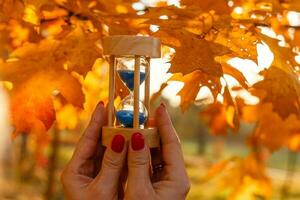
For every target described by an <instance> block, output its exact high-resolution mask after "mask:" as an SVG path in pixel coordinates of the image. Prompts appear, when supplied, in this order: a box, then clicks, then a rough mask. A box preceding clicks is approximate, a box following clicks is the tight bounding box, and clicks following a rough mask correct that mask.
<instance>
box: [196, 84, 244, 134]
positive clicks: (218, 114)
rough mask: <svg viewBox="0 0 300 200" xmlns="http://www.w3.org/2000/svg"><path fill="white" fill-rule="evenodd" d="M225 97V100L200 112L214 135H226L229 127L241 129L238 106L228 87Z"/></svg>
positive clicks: (234, 129)
mask: <svg viewBox="0 0 300 200" xmlns="http://www.w3.org/2000/svg"><path fill="white" fill-rule="evenodd" d="M223 98H224V102H222V103H220V102H216V103H214V104H211V105H208V106H207V107H206V109H205V110H204V111H202V112H201V113H200V117H201V119H203V120H204V121H206V123H207V124H208V126H209V128H210V129H211V133H212V134H213V135H226V133H227V130H228V129H231V130H233V131H237V130H238V129H239V115H238V110H237V106H236V105H235V103H234V102H233V99H232V96H231V94H230V92H229V90H228V88H227V87H226V88H225V90H224V93H223Z"/></svg>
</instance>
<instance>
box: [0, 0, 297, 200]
mask: <svg viewBox="0 0 300 200" xmlns="http://www.w3.org/2000/svg"><path fill="white" fill-rule="evenodd" d="M299 27H300V1H298V0H205V1H204V0H181V1H177V0H168V1H166V0H162V1H159V0H141V1H138V0H110V1H106V0H43V1H40V0H0V81H1V86H0V131H1V134H0V164H1V165H0V166H1V167H0V175H1V176H0V177H1V178H0V199H16V200H19V199H20V200H22V199H32V200H35V199H37V200H38V199H45V200H59V199H64V197H63V193H62V188H61V184H60V180H59V177H60V174H61V172H62V169H63V167H64V166H65V164H66V163H67V162H68V160H69V159H70V156H71V155H72V152H73V150H74V148H75V145H76V143H77V141H78V139H79V138H80V135H81V134H82V132H83V131H84V129H85V127H86V125H87V123H88V120H89V117H90V115H91V112H92V111H93V109H94V107H95V105H96V104H97V103H98V102H99V101H100V100H104V101H105V102H106V103H107V96H108V93H107V91H108V90H107V88H108V77H107V75H108V63H107V60H106V59H107V58H106V57H105V56H104V55H102V48H101V38H102V37H104V36H108V35H117V34H123V35H124V34H129V35H152V36H156V37H159V38H160V39H161V40H162V43H163V47H162V50H163V57H162V59H159V60H153V61H152V63H151V64H152V71H151V73H152V78H151V86H152V90H151V93H152V94H153V98H152V104H153V108H155V107H156V106H157V105H158V104H159V103H160V102H161V101H164V102H166V103H167V105H168V109H169V111H170V113H171V116H172V120H173V122H174V125H175V128H176V129H177V131H178V133H179V136H180V139H181V141H182V146H183V150H184V155H185V162H186V167H187V170H188V173H189V175H190V178H191V181H192V189H191V192H190V193H189V195H188V198H187V199H189V200H200V199H204V200H205V199H207V200H223V199H224V200H225V199H228V200H266V199H272V200H273V199H274V200H289V199H290V200H293V199H300V188H299V187H300V184H299V180H300V174H299V169H300V166H299V165H300V164H299V162H297V161H298V160H299V154H298V152H299V150H300V83H299V77H300V76H299V75H300V66H299V62H300V61H299V58H300V56H299V47H300V29H299ZM127 92H128V91H127V90H126V88H124V84H122V82H121V81H120V80H118V81H117V94H116V101H115V103H116V105H118V103H119V102H120V100H121V98H123V97H124V96H125V95H126V94H127Z"/></svg>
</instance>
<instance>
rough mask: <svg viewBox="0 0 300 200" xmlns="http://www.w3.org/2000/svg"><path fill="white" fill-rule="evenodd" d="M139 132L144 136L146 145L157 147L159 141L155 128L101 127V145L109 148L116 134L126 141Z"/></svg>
mask: <svg viewBox="0 0 300 200" xmlns="http://www.w3.org/2000/svg"><path fill="white" fill-rule="evenodd" d="M136 132H139V133H141V134H143V135H144V137H145V140H146V142H147V145H148V146H149V147H150V148H154V147H159V145H160V139H159V135H158V132H157V128H155V127H149V128H145V129H135V128H123V127H107V126H106V127H103V128H102V144H103V145H104V146H110V144H111V141H112V139H113V138H114V136H115V135H116V134H121V135H123V136H124V137H125V140H126V141H128V140H130V138H131V135H132V134H133V133H136Z"/></svg>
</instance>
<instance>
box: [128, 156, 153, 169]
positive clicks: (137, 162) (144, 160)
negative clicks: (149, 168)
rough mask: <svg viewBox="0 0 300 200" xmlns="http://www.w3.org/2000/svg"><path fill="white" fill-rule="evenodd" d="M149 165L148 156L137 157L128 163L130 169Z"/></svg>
mask: <svg viewBox="0 0 300 200" xmlns="http://www.w3.org/2000/svg"><path fill="white" fill-rule="evenodd" d="M148 163H149V158H148V156H147V157H146V156H142V155H137V156H135V157H134V158H132V159H131V161H130V162H129V163H128V165H129V167H136V166H144V165H148Z"/></svg>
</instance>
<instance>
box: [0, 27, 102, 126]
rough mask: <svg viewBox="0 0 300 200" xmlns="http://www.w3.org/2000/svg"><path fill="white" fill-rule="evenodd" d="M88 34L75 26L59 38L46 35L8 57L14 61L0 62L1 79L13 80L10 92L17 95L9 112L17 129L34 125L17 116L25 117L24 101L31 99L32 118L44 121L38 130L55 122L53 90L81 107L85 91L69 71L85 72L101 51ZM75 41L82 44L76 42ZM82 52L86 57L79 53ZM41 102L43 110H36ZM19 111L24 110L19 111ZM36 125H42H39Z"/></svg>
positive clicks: (13, 97) (25, 102) (26, 109)
mask: <svg viewBox="0 0 300 200" xmlns="http://www.w3.org/2000/svg"><path fill="white" fill-rule="evenodd" d="M91 38H92V39H91ZM91 38H90V37H88V35H85V34H83V33H82V32H81V31H80V30H78V29H77V30H75V31H74V32H72V33H71V34H70V35H68V36H66V38H64V40H62V41H61V42H59V41H56V40H50V39H49V40H43V41H41V42H40V43H39V44H26V45H24V46H22V47H21V48H18V49H17V50H16V51H14V52H13V53H12V54H11V57H12V58H15V59H16V60H15V61H7V62H5V63H2V64H1V65H0V71H1V75H2V77H1V79H2V80H5V81H10V82H12V83H13V84H14V88H13V91H12V92H11V98H12V99H13V100H12V101H13V102H14V99H19V100H18V101H16V102H18V104H17V103H16V104H12V110H13V113H12V115H13V119H14V125H15V126H16V130H17V132H25V131H29V130H28V127H34V126H35V125H33V124H34V123H33V122H32V120H30V122H28V123H25V122H23V123H24V124H23V125H22V124H21V123H18V121H20V120H18V119H22V118H26V116H25V114H26V112H28V109H29V108H27V105H28V102H31V101H32V103H31V104H32V105H35V106H36V109H37V111H34V110H35V108H31V107H30V109H32V113H33V114H32V115H33V118H34V119H35V120H34V121H35V122H36V121H38V120H39V118H41V119H40V122H41V123H37V124H44V127H43V128H39V130H40V131H43V130H44V131H45V130H48V129H49V128H50V127H49V124H52V123H53V122H54V119H55V117H53V115H54V116H55V112H52V111H53V105H52V104H50V103H49V101H50V100H49V99H51V96H52V94H53V92H54V91H56V90H57V91H59V94H60V95H61V97H63V100H64V101H65V102H68V103H72V104H73V105H74V106H77V107H83V102H84V95H83V92H82V88H81V84H80V83H79V81H78V80H77V79H76V78H75V77H74V76H73V75H71V74H70V72H71V71H73V70H75V71H76V72H78V73H81V74H83V75H85V74H86V73H87V72H88V71H89V70H90V68H91V65H93V63H94V61H95V59H96V57H97V56H99V55H100V53H99V50H97V48H96V45H95V40H94V37H91ZM77 42H79V43H81V42H82V43H84V44H80V45H79V44H78V43H77ZM81 45H82V46H83V48H82V46H81ZM85 48H87V49H85ZM88 54H89V55H88ZM82 55H85V57H81V56H82ZM66 64H67V70H68V71H70V72H68V71H66V70H65V68H66ZM36 91H43V92H41V94H40V95H39V97H37V95H36V96H34V95H33V94H34V93H36ZM19 93H20V94H22V96H23V99H22V101H20V99H21V96H19V95H17V94H19ZM43 99H45V101H46V102H47V106H44V104H45V103H44V101H43ZM39 103H40V105H39ZM40 106H42V107H43V110H44V111H39V110H40ZM19 107H21V108H22V109H19ZM15 111H16V112H15ZM21 111H23V112H22V113H19V112H21ZM39 112H44V113H48V115H46V116H48V119H49V121H47V123H44V118H43V117H45V116H44V115H40V114H39ZM14 116H16V117H14ZM50 122H51V123H50ZM23 126H25V127H23ZM38 126H39V127H41V125H38Z"/></svg>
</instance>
